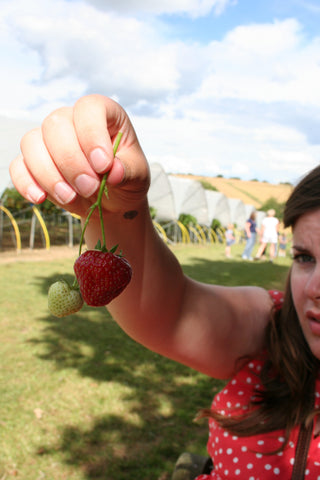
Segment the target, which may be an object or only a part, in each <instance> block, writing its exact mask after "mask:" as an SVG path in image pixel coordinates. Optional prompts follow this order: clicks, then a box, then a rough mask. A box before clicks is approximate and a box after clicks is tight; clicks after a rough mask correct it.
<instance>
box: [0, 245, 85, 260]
mask: <svg viewBox="0 0 320 480" xmlns="http://www.w3.org/2000/svg"><path fill="white" fill-rule="evenodd" d="M77 256H78V247H77V246H76V247H64V246H63V247H50V249H49V250H46V249H45V248H36V249H33V250H31V249H29V248H26V249H23V250H21V251H20V252H17V251H16V250H10V251H5V252H1V251H0V265H3V264H6V263H12V262H41V261H46V262H53V261H55V260H56V259H61V258H74V259H76V258H77Z"/></svg>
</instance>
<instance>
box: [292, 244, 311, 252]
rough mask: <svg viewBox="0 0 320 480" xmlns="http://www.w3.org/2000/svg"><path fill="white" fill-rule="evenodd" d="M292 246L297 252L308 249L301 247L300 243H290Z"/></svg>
mask: <svg viewBox="0 0 320 480" xmlns="http://www.w3.org/2000/svg"><path fill="white" fill-rule="evenodd" d="M292 248H293V249H294V250H298V251H299V252H307V251H309V249H308V248H306V247H303V246H301V245H292Z"/></svg>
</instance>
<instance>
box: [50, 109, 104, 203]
mask: <svg viewBox="0 0 320 480" xmlns="http://www.w3.org/2000/svg"><path fill="white" fill-rule="evenodd" d="M42 135H43V141H44V143H45V146H46V149H47V151H48V153H49V155H50V156H51V158H52V160H53V162H54V163H55V165H56V167H57V169H58V171H59V172H61V174H62V175H63V177H64V178H65V180H66V181H67V183H68V184H69V185H71V187H72V188H73V189H74V190H75V191H76V192H78V193H79V194H80V195H81V196H82V197H84V198H89V197H91V196H92V195H93V194H94V193H95V192H96V191H97V189H98V188H99V185H100V178H99V176H98V175H97V173H96V172H95V171H94V170H93V169H92V167H91V165H90V163H89V162H88V159H87V158H86V156H85V154H84V152H83V150H82V148H81V146H80V144H79V141H78V137H77V134H76V131H75V128H74V124H73V113H72V109H71V108H61V109H59V110H57V111H55V112H53V113H52V114H51V115H49V116H48V117H47V118H46V119H45V121H44V122H43V124H42Z"/></svg>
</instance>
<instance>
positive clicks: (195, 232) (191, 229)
mask: <svg viewBox="0 0 320 480" xmlns="http://www.w3.org/2000/svg"><path fill="white" fill-rule="evenodd" d="M189 230H190V232H193V233H194V234H195V236H196V237H197V240H198V242H199V243H201V241H202V239H201V236H200V235H199V233H198V231H197V230H196V229H195V228H194V227H192V226H191V225H190V226H189Z"/></svg>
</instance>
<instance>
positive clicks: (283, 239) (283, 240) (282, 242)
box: [278, 232, 288, 257]
mask: <svg viewBox="0 0 320 480" xmlns="http://www.w3.org/2000/svg"><path fill="white" fill-rule="evenodd" d="M287 244H288V238H287V235H286V234H285V232H282V233H281V234H280V236H279V253H278V255H279V257H285V256H286V254H287Z"/></svg>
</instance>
